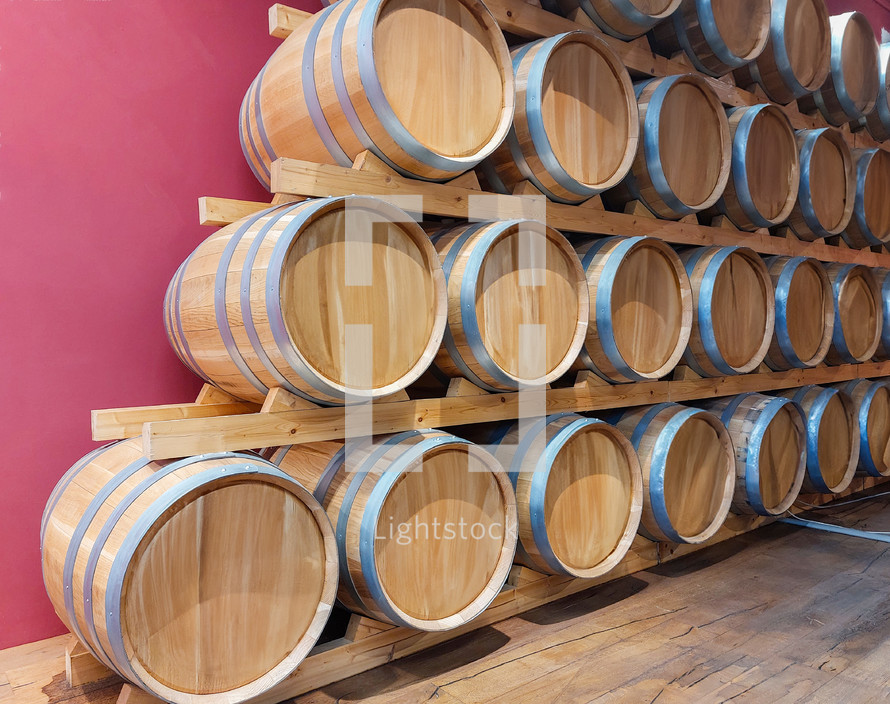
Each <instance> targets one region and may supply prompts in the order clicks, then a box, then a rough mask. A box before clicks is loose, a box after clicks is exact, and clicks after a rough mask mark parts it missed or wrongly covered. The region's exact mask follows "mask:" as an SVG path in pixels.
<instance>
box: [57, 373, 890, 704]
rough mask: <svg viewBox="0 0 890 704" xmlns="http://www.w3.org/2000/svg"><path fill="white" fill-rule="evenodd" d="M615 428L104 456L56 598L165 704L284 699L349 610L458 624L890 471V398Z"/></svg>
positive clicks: (808, 398)
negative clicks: (519, 577) (634, 555)
mask: <svg viewBox="0 0 890 704" xmlns="http://www.w3.org/2000/svg"><path fill="white" fill-rule="evenodd" d="M615 422H616V423H617V425H612V424H610V423H608V422H604V421H603V420H598V419H596V418H590V417H585V416H581V415H576V414H571V413H564V414H558V415H553V416H548V417H546V418H540V419H532V420H528V421H525V422H518V423H507V424H504V425H501V426H494V427H487V426H481V427H476V428H473V429H470V430H469V432H470V433H472V434H474V435H475V437H476V438H477V439H478V440H479V441H480V442H484V443H485V444H486V445H487V448H486V447H483V446H482V445H479V444H476V443H473V442H470V441H468V440H466V439H463V438H461V437H458V436H456V435H452V434H450V433H446V432H442V431H438V430H415V431H408V432H403V433H398V434H395V435H391V436H383V437H378V438H376V439H375V441H374V442H373V443H372V442H370V441H364V442H356V443H355V444H354V445H352V446H347V445H346V444H344V443H343V442H317V443H309V444H303V445H294V446H289V447H281V448H276V449H270V450H268V451H266V452H265V453H264V455H265V457H266V458H264V457H261V456H260V455H257V454H253V453H218V454H208V455H201V456H198V457H191V458H186V459H182V460H175V461H173V460H164V461H152V460H150V459H149V458H148V457H147V456H146V455H145V453H144V452H143V450H142V447H141V441H140V440H138V439H135V440H126V441H121V442H118V443H113V444H111V445H108V446H105V447H102V448H99V449H97V450H95V451H94V452H92V453H90V454H89V455H87V456H86V457H84V458H83V459H81V460H80V461H79V462H78V463H77V464H75V465H74V466H73V467H72V468H71V469H70V470H69V471H68V472H67V473H66V474H65V476H64V477H63V478H62V480H61V481H60V482H59V484H58V486H57V487H56V488H55V490H54V491H53V493H52V495H51V497H50V500H49V503H48V505H47V508H46V511H45V513H44V517H43V521H42V524H41V549H42V554H43V573H44V581H45V584H46V589H47V592H48V594H49V595H50V598H51V599H52V602H53V604H54V606H55V608H56V611H57V613H58V614H59V616H60V618H61V619H62V620H63V621H64V623H65V624H66V625H67V626H68V627H69V629H70V630H71V631H72V633H74V634H75V635H76V636H77V638H78V639H79V640H80V641H81V642H82V643H83V644H84V645H85V646H86V647H87V648H88V649H89V651H90V652H92V654H93V655H94V656H95V657H96V658H97V659H99V660H100V661H101V662H103V663H104V664H105V665H107V666H108V667H109V668H111V669H112V670H114V671H116V672H118V673H120V674H121V676H123V677H125V678H126V679H127V680H128V681H130V682H132V683H134V684H137V685H139V686H140V687H142V688H143V689H145V690H146V691H148V692H150V693H152V694H154V695H156V696H158V697H163V698H164V699H165V700H166V701H170V702H174V703H176V704H180V703H182V704H185V703H186V702H194V701H207V702H210V701H213V702H217V701H219V702H246V701H250V700H252V699H255V698H257V697H260V698H262V700H263V701H273V700H274V698H275V697H276V696H278V697H279V698H283V697H286V695H287V682H288V678H290V677H291V676H292V675H293V673H294V672H295V670H296V668H297V667H298V665H299V664H300V662H301V661H302V660H303V659H304V658H305V656H306V655H307V654H308V652H309V650H310V649H311V648H312V647H313V645H314V644H315V643H316V642H317V640H318V639H319V637H320V635H321V632H322V628H323V627H324V625H325V623H326V621H327V619H328V616H329V615H330V612H331V608H332V606H333V604H334V600H335V598H336V599H337V600H339V602H340V604H341V605H343V606H345V607H347V608H349V609H350V610H352V611H354V612H356V613H359V614H363V615H366V616H369V617H371V618H373V619H376V620H378V621H382V622H386V623H391V624H394V625H398V626H402V627H407V628H414V629H418V630H423V631H443V630H450V629H454V628H457V627H459V626H461V625H463V624H465V623H467V622H469V621H471V620H472V619H474V618H475V617H477V616H478V615H479V614H480V613H481V612H482V611H483V610H484V609H485V608H486V607H487V606H488V605H489V604H490V603H491V602H492V600H493V599H494V598H495V597H496V596H497V594H498V592H499V591H500V589H501V587H502V586H503V585H504V583H505V581H506V579H507V577H508V573H509V569H510V566H511V564H512V563H513V562H514V560H515V562H517V563H518V564H522V565H526V566H528V567H530V568H532V569H533V570H535V571H538V572H541V573H544V574H551V575H561V576H571V577H578V578H593V577H598V576H601V575H603V574H606V573H608V572H609V571H610V570H611V569H613V568H614V567H615V566H616V565H617V564H618V563H619V562H620V561H621V560H622V559H623V558H624V557H625V555H626V554H627V552H628V550H629V549H630V547H631V544H632V542H633V540H634V538H635V536H636V534H637V531H638V530H639V532H640V534H641V535H643V536H645V537H647V538H649V539H651V540H656V541H671V542H676V543H693V544H695V543H702V542H704V541H706V540H708V539H709V538H710V537H712V536H713V535H714V534H715V533H716V532H717V531H718V530H719V528H720V527H721V526H722V525H723V523H724V521H725V520H726V518H727V516H728V514H729V512H730V510H732V511H734V512H736V513H740V514H753V515H761V516H778V515H781V514H782V513H784V512H785V511H786V510H788V509H789V508H790V507H791V505H792V503H793V502H794V501H795V499H796V498H797V496H798V493H799V492H800V491H801V488H802V487H803V488H804V489H805V490H807V491H817V492H838V491H842V490H843V489H844V488H845V487H846V486H847V485H849V483H850V481H851V480H852V477H853V472H854V471H855V470H856V467H857V464H859V465H861V467H862V469H863V471H864V472H867V473H869V474H872V475H875V476H885V475H887V474H888V473H890V468H888V460H890V384H888V383H886V382H884V381H875V382H870V381H865V380H860V381H857V382H852V383H851V384H850V385H847V386H846V387H842V388H821V387H804V388H802V389H799V390H794V391H791V392H788V393H787V394H785V395H783V396H766V395H762V394H757V393H750V394H742V395H741V396H737V397H734V398H727V399H720V400H717V401H712V402H708V403H705V404H702V406H701V407H692V406H683V405H679V404H675V403H662V404H659V405H655V406H649V407H643V408H636V409H632V410H629V411H627V412H624V413H623V414H619V415H618V416H617V417H616V419H615Z"/></svg>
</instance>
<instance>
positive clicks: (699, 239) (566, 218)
mask: <svg viewBox="0 0 890 704" xmlns="http://www.w3.org/2000/svg"><path fill="white" fill-rule="evenodd" d="M272 183H273V184H274V188H275V190H276V191H281V192H285V193H293V194H300V195H306V196H312V197H326V196H345V195H350V194H352V193H363V194H367V195H373V196H376V197H378V198H381V199H383V200H389V201H390V202H394V204H395V205H398V202H397V201H394V200H393V197H399V196H405V195H415V196H417V195H419V196H422V197H423V209H424V212H426V213H428V214H431V215H440V216H446V217H457V218H468V217H470V216H472V218H473V219H487V218H490V219H505V220H506V219H512V218H521V217H540V214H539V212H535V207H536V206H539V204H538V203H537V202H536V201H532V200H529V199H525V198H522V197H519V196H506V195H495V194H480V193H479V192H478V191H474V190H472V189H467V188H460V187H457V186H451V185H448V184H438V183H429V182H426V181H415V180H411V179H407V178H404V177H401V176H394V175H384V174H378V173H373V172H371V171H357V170H355V169H351V168H345V167H342V166H333V165H330V164H314V163H311V162H308V161H299V160H296V159H279V160H278V161H276V162H275V163H274V164H273V165H272ZM239 202H241V201H239ZM264 207H267V206H266V205H265V204H258V203H257V204H255V211H256V210H260V209H262V208H264ZM546 218H547V224H548V225H550V226H551V227H554V228H556V229H557V230H561V231H563V232H566V233H581V234H594V235H624V236H638V235H649V236H651V237H658V238H659V239H662V240H664V241H666V242H670V243H672V244H681V245H695V246H707V245H720V246H733V245H740V246H745V247H750V248H751V249H753V250H754V251H756V252H761V253H763V254H770V255H785V256H806V257H814V258H816V259H819V260H821V261H825V262H842V263H855V264H864V265H866V266H872V267H890V254H887V253H880V254H879V253H875V252H872V251H871V250H869V249H863V250H853V249H847V248H841V247H835V246H830V245H826V244H824V243H820V242H802V241H800V240H798V239H796V238H794V239H791V238H785V237H772V236H770V235H769V234H757V233H748V232H734V231H732V230H727V229H724V228H719V227H709V226H706V225H698V224H693V223H684V222H673V221H671V220H658V219H656V218H652V217H643V216H640V215H634V214H627V213H614V212H608V211H605V210H596V209H593V208H579V207H578V206H573V205H564V204H561V203H551V202H547V203H546Z"/></svg>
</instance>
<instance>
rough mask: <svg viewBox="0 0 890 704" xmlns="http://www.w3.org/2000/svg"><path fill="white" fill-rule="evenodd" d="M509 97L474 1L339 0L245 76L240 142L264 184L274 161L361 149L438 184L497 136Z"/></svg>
mask: <svg viewBox="0 0 890 704" xmlns="http://www.w3.org/2000/svg"><path fill="white" fill-rule="evenodd" d="M468 76H472V85H473V90H467V77H468ZM513 98H514V86H513V71H512V70H511V68H510V55H509V51H508V49H507V43H506V41H505V40H504V37H503V34H502V33H501V30H500V28H499V27H498V25H497V23H496V22H495V20H494V17H493V16H492V15H491V13H490V12H489V11H488V9H487V8H486V7H485V5H484V4H483V3H482V2H480V1H479V0H347V2H338V3H335V4H333V5H331V6H330V7H328V8H326V9H324V10H323V11H321V12H319V13H318V14H316V15H315V16H314V17H313V18H312V19H311V20H309V21H307V22H305V23H302V24H301V25H300V26H299V27H297V28H296V29H295V30H294V32H293V33H292V34H291V35H290V36H288V37H287V39H285V40H284V42H283V43H282V44H281V46H280V47H279V48H278V49H277V50H276V51H275V53H274V54H273V55H272V57H271V58H270V59H269V61H268V62H267V63H266V65H265V66H264V67H263V69H262V71H260V73H259V75H258V76H257V77H256V78H255V79H254V81H253V83H251V85H250V88H249V90H248V91H247V94H246V95H245V98H244V102H243V103H242V106H241V115H240V135H241V145H242V149H243V151H244V155H245V158H246V159H247V162H248V164H249V165H250V167H251V169H252V170H253V172H254V174H255V175H256V176H257V178H258V179H259V180H260V182H261V183H263V184H264V185H265V186H266V187H267V188H269V187H270V182H271V181H270V174H271V164H272V162H274V161H275V160H276V159H277V158H279V157H291V158H294V159H303V160H306V161H313V162H319V163H325V164H339V165H340V166H351V165H352V163H353V161H354V160H355V158H356V157H357V156H358V155H359V154H360V153H361V152H362V151H364V150H370V151H371V152H373V153H374V154H376V155H377V156H378V157H379V158H380V159H382V160H383V161H384V162H386V163H387V164H388V165H389V166H390V167H392V168H393V169H395V170H396V171H398V172H399V173H401V174H403V175H406V176H410V177H416V178H423V179H429V180H444V179H448V178H454V177H455V176H457V175H458V174H460V173H462V172H464V171H466V170H467V169H472V168H474V167H475V166H476V165H477V164H478V163H479V162H480V161H481V160H482V159H484V158H485V157H486V156H488V155H489V154H491V152H492V151H494V149H495V147H497V146H498V145H499V144H500V143H501V142H502V141H503V139H504V137H505V135H506V134H507V131H508V130H509V128H510V122H511V120H512V118H513Z"/></svg>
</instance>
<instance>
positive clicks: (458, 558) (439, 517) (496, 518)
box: [272, 430, 517, 631]
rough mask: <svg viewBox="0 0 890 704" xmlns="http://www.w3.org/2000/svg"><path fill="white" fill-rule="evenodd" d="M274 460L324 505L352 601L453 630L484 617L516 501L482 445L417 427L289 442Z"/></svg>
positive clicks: (390, 619)
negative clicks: (369, 440) (350, 441)
mask: <svg viewBox="0 0 890 704" xmlns="http://www.w3.org/2000/svg"><path fill="white" fill-rule="evenodd" d="M272 461H273V462H274V463H275V464H277V465H279V466H280V467H281V470H282V471H284V472H286V473H287V474H289V475H290V476H292V477H293V478H294V479H296V480H297V481H299V482H300V483H301V484H304V485H305V486H307V487H309V488H310V489H312V490H313V491H314V492H315V496H316V498H317V499H318V500H319V501H320V502H321V504H322V505H323V506H324V507H325V510H326V511H327V514H328V516H329V517H330V519H331V523H332V524H333V525H334V530H335V532H336V536H337V547H338V550H339V555H340V588H339V593H338V597H339V599H340V602H341V603H343V605H344V606H346V607H347V608H349V609H351V610H353V611H357V612H359V613H362V614H365V615H366V616H369V617H371V618H374V619H377V620H378V621H385V622H387V623H392V624H395V625H398V626H406V627H409V628H416V629H419V630H422V631H445V630H449V629H452V628H457V627H458V626H460V625H462V624H465V623H467V622H468V621H471V620H472V619H473V618H475V617H476V616H478V615H479V614H480V613H481V612H482V611H483V610H484V609H485V608H486V607H487V606H488V605H489V604H490V603H491V601H492V599H494V597H495V596H497V593H498V591H500V589H501V587H502V586H503V584H504V582H505V581H506V579H507V575H508V573H509V571H510V565H511V564H512V562H513V555H514V552H515V550H516V540H517V528H516V499H515V496H514V494H513V488H512V487H511V486H510V480H509V479H508V477H507V474H506V472H504V470H503V468H502V467H501V466H500V464H499V463H498V461H497V460H496V459H495V458H494V457H492V456H491V455H490V454H489V453H488V452H486V451H485V450H483V449H482V448H480V447H479V446H478V445H473V444H472V443H470V442H468V441H466V440H462V439H460V438H457V437H455V436H453V435H449V434H448V433H444V432H441V431H439V430H411V431H407V432H404V433H398V434H395V435H390V436H383V437H379V438H376V439H375V441H374V443H373V444H362V443H356V446H355V447H352V446H349V447H347V446H346V445H344V444H343V443H342V442H317V443H308V444H305V445H293V446H289V447H282V448H279V449H278V450H277V451H276V452H275V453H274V454H273V456H272Z"/></svg>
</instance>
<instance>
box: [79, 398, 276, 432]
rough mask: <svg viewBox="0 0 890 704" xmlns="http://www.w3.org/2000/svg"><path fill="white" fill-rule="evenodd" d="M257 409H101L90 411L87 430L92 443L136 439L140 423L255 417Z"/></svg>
mask: <svg viewBox="0 0 890 704" xmlns="http://www.w3.org/2000/svg"><path fill="white" fill-rule="evenodd" d="M259 408H260V407H259V406H257V405H255V404H252V403H244V402H241V401H238V402H234V403H171V404H168V405H165V406H134V407H132V408H104V409H100V410H96V411H92V412H91V414H90V427H91V430H92V436H93V440H95V441H96V442H108V441H109V440H123V439H125V438H132V437H136V436H138V435H139V434H140V433H141V432H142V426H143V424H144V423H152V422H156V421H176V420H184V419H186V418H192V419H200V418H216V417H219V416H233V415H239V414H243V413H256V412H257V411H258V410H259Z"/></svg>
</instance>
